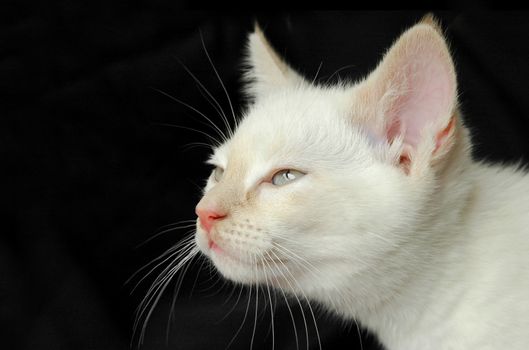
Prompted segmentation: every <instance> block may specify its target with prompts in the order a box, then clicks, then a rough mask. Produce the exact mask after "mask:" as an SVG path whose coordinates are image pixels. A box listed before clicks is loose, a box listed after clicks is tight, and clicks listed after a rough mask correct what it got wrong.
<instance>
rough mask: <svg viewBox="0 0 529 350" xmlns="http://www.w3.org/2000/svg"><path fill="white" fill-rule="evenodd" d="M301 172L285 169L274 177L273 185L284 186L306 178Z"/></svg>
mask: <svg viewBox="0 0 529 350" xmlns="http://www.w3.org/2000/svg"><path fill="white" fill-rule="evenodd" d="M304 175H305V174H303V173H302V172H301V171H298V170H293V169H284V170H280V171H278V172H277V173H275V174H274V176H272V183H273V184H274V185H276V186H283V185H286V184H288V183H290V182H292V181H295V180H297V179H299V178H300V177H302V176H304Z"/></svg>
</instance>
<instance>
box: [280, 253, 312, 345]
mask: <svg viewBox="0 0 529 350" xmlns="http://www.w3.org/2000/svg"><path fill="white" fill-rule="evenodd" d="M270 252H271V253H272V254H274V256H275V257H276V259H279V257H278V256H277V255H276V254H275V253H274V251H273V250H271V251H270ZM279 262H280V263H281V264H282V265H283V267H284V268H285V270H286V271H287V273H288V274H289V275H290V276H291V277H292V281H293V282H294V283H296V284H297V285H298V287H299V284H298V283H297V281H296V279H295V277H294V275H292V272H291V271H290V269H289V268H288V267H287V266H286V265H285V264H284V263H283V262H282V261H281V260H279ZM302 266H303V265H302ZM299 291H300V292H301V295H302V296H303V297H304V298H305V301H306V302H307V306H308V307H309V310H310V313H311V315H312V321H313V322H314V327H315V329H316V336H317V338H318V346H319V349H320V350H321V339H320V332H319V331H318V324H317V322H316V316H315V315H314V311H313V310H312V306H311V304H310V301H309V299H308V298H307V296H306V295H305V293H304V292H303V289H302V288H299ZM307 339H308V336H307ZM307 341H308V340H307Z"/></svg>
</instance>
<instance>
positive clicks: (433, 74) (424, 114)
mask: <svg viewBox="0 0 529 350" xmlns="http://www.w3.org/2000/svg"><path fill="white" fill-rule="evenodd" d="M443 63H444V62H442V61H441V60H440V57H431V56H430V55H423V54H420V53H419V54H418V57H414V58H412V60H411V61H408V62H407V63H406V65H405V66H404V67H401V68H402V69H403V72H402V73H403V74H402V75H400V74H398V76H399V78H401V79H403V80H405V81H404V82H403V84H400V83H401V82H399V85H400V87H399V90H401V91H398V97H397V98H396V99H395V100H394V101H393V102H392V106H391V107H390V109H389V113H388V114H389V115H388V117H389V119H390V120H391V121H390V123H389V125H388V128H387V136H388V138H389V140H393V139H394V138H395V137H396V136H398V135H402V136H403V141H404V143H405V144H408V145H410V146H411V147H412V148H415V147H416V146H417V145H418V144H419V141H420V138H421V135H422V133H423V131H424V130H425V128H428V127H429V126H432V127H437V128H439V127H440V128H442V127H444V126H445V125H442V124H444V123H442V122H443V121H444V120H446V121H448V118H449V117H450V116H449V115H447V114H449V113H450V112H451V108H452V105H453V101H452V100H453V98H454V91H455V82H453V81H451V80H453V79H452V76H451V72H450V71H449V70H448V68H447V67H445V65H444V64H443ZM440 118H442V119H443V120H439V119H440ZM440 124H441V125H440Z"/></svg>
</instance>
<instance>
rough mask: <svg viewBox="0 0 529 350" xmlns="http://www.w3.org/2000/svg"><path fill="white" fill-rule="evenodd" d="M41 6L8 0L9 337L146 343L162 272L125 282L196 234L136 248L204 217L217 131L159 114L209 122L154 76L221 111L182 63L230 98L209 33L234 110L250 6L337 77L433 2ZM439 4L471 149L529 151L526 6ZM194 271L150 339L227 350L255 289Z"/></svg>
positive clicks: (291, 48)
mask: <svg viewBox="0 0 529 350" xmlns="http://www.w3.org/2000/svg"><path fill="white" fill-rule="evenodd" d="M44 3H45V2H44ZM44 3H43V4H41V5H37V4H33V5H31V6H29V5H27V6H26V5H24V3H21V2H13V3H11V5H9V4H8V3H4V5H2V7H3V9H2V10H0V19H1V20H0V25H1V26H2V29H1V31H0V43H1V44H0V53H1V56H0V91H1V95H0V99H1V103H0V111H1V114H0V115H1V119H0V120H1V127H0V135H1V137H0V152H1V153H2V158H1V161H2V168H1V169H2V173H3V174H4V180H3V181H2V185H3V186H2V188H3V189H2V199H3V202H4V213H5V214H6V215H5V221H4V222H3V225H2V234H1V236H0V320H1V321H0V322H1V324H0V332H1V334H2V337H1V339H2V344H3V345H2V348H4V349H127V348H129V346H130V343H131V341H132V343H133V346H136V345H137V341H138V338H137V337H133V335H132V325H133V319H134V309H135V307H136V306H137V305H138V303H139V302H140V300H141V298H142V297H143V296H144V295H145V293H146V291H147V288H148V286H149V284H150V283H151V282H152V278H147V279H146V281H145V282H144V283H142V284H141V285H140V286H139V287H138V289H137V290H136V291H135V292H134V293H132V294H131V291H132V288H133V286H134V283H129V284H125V281H126V280H127V279H128V277H130V276H131V275H132V273H133V272H134V271H136V270H137V269H138V268H140V267H141V266H142V265H144V264H145V263H147V262H149V261H151V260H152V259H154V258H155V257H156V256H158V255H160V254H161V253H162V252H163V251H165V249H167V248H169V247H170V246H172V245H174V244H175V243H176V242H177V241H179V240H180V239H181V238H182V237H183V236H184V235H185V234H186V232H187V230H185V229H184V230H175V231H172V232H168V233H165V234H163V235H161V236H159V237H158V238H156V239H153V240H152V241H150V242H148V243H147V244H145V245H143V246H141V247H138V248H136V246H137V245H138V244H140V243H141V242H143V241H145V240H146V239H147V238H148V237H150V236H151V235H153V234H154V233H156V232H158V231H159V229H160V227H162V226H163V225H166V224H170V223H174V222H177V221H180V220H186V219H194V206H195V204H196V202H197V200H198V199H199V193H200V190H199V187H200V186H201V184H202V183H203V179H204V178H205V177H206V176H207V175H208V172H209V171H210V169H209V168H208V167H207V166H206V165H204V163H203V161H204V160H205V159H206V156H207V154H208V150H207V149H206V148H201V147H191V146H190V147H186V145H188V144H189V143H193V142H207V138H206V137H204V136H203V135H202V134H200V133H196V132H192V131H190V130H187V129H182V128H173V127H168V126H164V125H162V124H165V123H166V124H176V125H180V126H184V127H189V128H196V129H199V130H202V131H206V130H207V127H205V126H204V125H203V124H201V121H200V117H199V116H198V115H197V114H196V113H194V112H193V111H192V110H190V109H188V108H186V107H185V106H183V105H181V104H179V103H177V102H175V101H174V100H172V99H170V98H169V97H167V96H165V95H164V94H162V93H160V92H158V91H157V90H161V91H163V92H165V93H167V94H170V95H171V96H174V97H176V98H178V99H180V100H182V101H185V102H186V103H189V104H190V105H192V106H194V107H196V108H198V109H200V110H201V111H203V112H204V113H206V114H208V115H209V116H210V117H211V118H213V119H214V120H215V121H216V122H217V123H219V122H220V121H219V118H218V116H217V114H216V112H215V110H214V108H213V107H212V106H211V105H210V104H209V103H208V102H207V100H206V99H205V98H204V96H203V94H202V93H201V91H200V90H199V89H198V88H197V86H196V85H197V84H196V83H195V82H194V81H193V79H192V78H191V77H190V75H189V74H188V73H186V70H185V69H184V67H183V66H182V65H181V64H180V63H179V60H180V61H181V62H182V63H183V64H184V65H185V66H186V67H188V68H189V70H190V71H191V72H193V74H195V75H196V76H197V78H198V79H200V81H201V82H202V83H203V84H204V85H205V86H206V87H207V88H208V89H209V90H210V92H211V93H212V94H213V95H214V96H215V97H216V98H217V99H218V100H219V102H220V103H221V105H222V107H223V108H224V109H225V110H229V105H228V102H227V99H226V97H225V95H224V92H223V90H222V88H221V86H220V84H219V82H218V81H217V78H216V76H215V73H214V72H213V70H212V67H211V65H210V64H209V62H208V60H207V56H206V54H205V51H204V49H203V47H202V42H201V37H200V33H202V37H203V41H204V44H205V46H206V47H207V50H208V52H209V54H210V55H211V58H212V60H213V62H214V64H215V66H216V68H217V69H218V71H219V74H220V76H221V77H222V80H223V81H224V83H225V84H226V88H227V90H228V93H229V95H230V97H231V99H232V101H233V104H234V106H235V110H236V111H238V112H240V111H241V109H242V108H243V106H244V102H243V101H242V98H241V94H240V88H241V85H240V74H239V73H240V62H241V55H242V52H243V48H244V44H245V38H246V35H247V33H248V32H249V31H250V30H251V28H252V26H253V21H254V19H258V21H259V22H260V23H261V25H262V27H263V28H264V30H265V32H266V34H267V35H268V36H269V38H270V41H271V42H272V43H273V45H274V46H275V47H276V48H277V50H278V51H279V52H280V53H281V54H283V55H284V56H285V57H286V59H287V61H289V62H290V63H291V64H292V65H293V66H294V67H296V68H297V69H298V70H299V71H300V72H303V73H304V74H306V75H307V76H309V77H313V76H314V75H315V74H316V72H317V71H318V67H319V66H320V63H321V64H322V65H321V69H320V70H319V73H318V77H319V79H320V80H321V81H323V80H325V79H327V78H329V77H330V76H332V74H333V73H334V72H335V71H336V70H337V69H340V68H342V67H344V68H343V69H342V70H340V71H339V73H337V74H335V75H334V76H332V77H331V79H336V78H337V76H338V75H339V76H340V77H342V78H346V77H349V78H351V79H356V78H359V77H362V76H364V75H365V74H367V73H368V72H369V71H370V70H371V69H373V68H374V67H375V65H376V63H377V62H378V60H379V59H380V58H381V55H382V54H383V52H384V51H385V50H386V49H387V48H388V47H389V45H390V44H391V43H392V41H393V40H394V39H395V38H396V37H397V36H398V35H399V33H401V32H402V31H403V30H404V29H405V28H407V27H408V26H410V25H411V24H413V23H414V22H416V21H417V20H418V19H419V18H420V17H421V16H422V15H423V14H424V12H422V11H421V12H404V13H343V12H327V13H315V12H304V13H257V14H256V13H240V12H234V13H229V12H226V13H220V14H219V13H200V12H183V11H181V10H180V9H179V8H178V6H177V5H176V4H175V2H163V1H151V2H140V1H131V2H122V3H118V2H115V3H110V2H109V3H106V4H104V5H97V4H96V3H93V2H86V3H85V4H81V3H79V2H71V1H63V2H58V3H56V5H53V6H52V5H50V4H44ZM435 13H436V14H437V15H438V17H439V18H440V19H441V20H442V23H443V27H444V28H446V30H447V36H448V38H449V40H450V43H451V47H452V50H453V53H454V57H455V61H456V64H457V70H458V73H459V92H460V100H461V105H462V110H463V112H464V115H465V120H466V122H467V124H468V125H469V127H470V128H471V130H472V134H473V136H474V140H475V143H476V147H475V152H474V153H475V155H476V157H478V158H481V159H483V158H486V159H487V160H489V161H495V162H497V161H517V160H520V159H521V160H522V161H523V160H524V159H525V158H526V157H527V156H529V142H527V134H528V133H529V125H528V123H529V119H528V117H529V99H528V96H529V88H528V85H527V78H528V77H529V74H528V73H529V66H528V64H527V62H528V59H529V21H528V15H527V14H526V13H521V14H520V13H479V12H478V13H464V12H463V13H462V12H435ZM199 267H200V263H197V264H194V265H193V266H192V267H191V268H190V270H189V271H188V273H187V278H186V279H185V280H184V283H183V287H182V294H181V297H179V298H178V299H177V300H176V303H175V305H174V314H173V318H172V320H171V321H170V322H169V323H168V317H169V310H170V308H171V307H170V305H171V302H172V301H171V295H172V287H170V288H169V289H168V291H167V292H166V293H165V294H164V297H163V298H162V299H160V302H159V305H158V307H157V308H155V309H154V313H153V315H152V318H151V320H150V322H149V323H148V327H147V328H146V333H145V339H144V343H143V345H142V347H141V348H142V349H169V348H170V349H223V348H225V347H226V346H227V345H228V344H229V342H230V339H231V338H232V337H233V336H234V335H235V334H236V332H237V329H238V328H239V325H240V324H241V322H242V321H243V319H244V315H245V310H246V308H247V294H245V293H246V292H244V293H243V294H242V296H241V297H240V300H239V301H238V303H236V301H237V297H238V295H239V290H238V289H236V290H235V291H234V292H233V294H231V296H230V293H231V292H232V291H233V288H232V286H231V284H229V283H228V284H226V283H224V282H223V281H220V280H219V279H218V277H217V276H216V275H215V273H214V272H213V271H212V270H211V269H209V268H207V267H203V268H202V269H199ZM197 276H198V277H197ZM195 277H196V278H195ZM138 280H139V278H136V279H135V280H134V281H136V282H137V281H138ZM192 289H193V292H192V293H191V290H192ZM228 297H229V298H228ZM263 303H264V299H261V300H260V305H261V306H262V305H263ZM294 304H295V303H292V305H294ZM233 305H236V306H235V307H234V308H233V311H232V312H231V313H230V314H229V315H228V316H227V317H225V318H224V319H223V317H224V316H225V315H226V314H227V313H228V312H229V311H230V309H232V307H233ZM261 306H260V307H259V310H258V317H257V326H256V327H255V336H254V341H253V348H254V349H272V333H271V331H270V327H269V325H270V323H271V322H270V316H269V308H267V309H266V310H265V311H261V310H263V308H262V307H261ZM305 312H306V313H307V312H308V309H307V308H306V307H305ZM293 313H294V316H295V320H296V325H297V334H298V337H299V347H300V348H301V349H305V348H306V342H305V333H304V332H305V327H304V325H303V321H302V315H301V312H300V311H299V309H296V308H295V307H294V306H293ZM247 316H248V317H247V319H246V321H245V323H244V325H243V326H242V328H241V331H240V333H239V334H238V336H237V338H236V340H235V341H234V342H233V343H232V344H231V346H230V349H249V348H250V342H251V339H252V333H253V328H254V316H255V314H254V304H253V303H252V304H250V310H249V312H248V315H247ZM317 319H318V325H319V333H320V336H321V342H322V346H323V348H324V349H342V348H347V349H360V342H359V338H358V331H357V328H356V325H355V324H354V323H351V322H345V323H344V322H342V321H340V320H336V319H335V318H333V317H332V316H330V315H328V314H325V313H323V312H317ZM307 323H308V328H309V332H308V333H309V338H310V348H311V349H317V348H318V344H317V341H316V332H315V329H314V327H313V326H312V320H311V318H310V317H309V318H308V321H307ZM168 325H169V327H168ZM167 329H168V331H167ZM274 329H275V333H274V336H275V349H295V348H296V343H295V332H294V328H293V327H292V321H291V319H290V315H289V313H288V310H287V309H286V307H285V305H284V303H281V302H279V299H278V304H277V307H276V316H275V318H274ZM362 338H363V348H364V349H376V348H377V347H376V341H375V340H374V338H373V337H372V336H369V335H367V333H366V332H365V331H364V330H362ZM6 344H11V345H8V346H7V347H6ZM506 347H507V348H508V344H506Z"/></svg>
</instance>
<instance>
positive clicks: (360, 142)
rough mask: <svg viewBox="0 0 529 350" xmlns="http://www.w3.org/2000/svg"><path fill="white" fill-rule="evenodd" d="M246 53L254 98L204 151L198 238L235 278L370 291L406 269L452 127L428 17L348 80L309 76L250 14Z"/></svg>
mask: <svg viewBox="0 0 529 350" xmlns="http://www.w3.org/2000/svg"><path fill="white" fill-rule="evenodd" d="M247 63H248V67H249V68H248V70H247V72H246V78H247V80H248V82H247V87H246V91H247V92H248V94H249V96H250V98H251V101H252V103H251V104H250V106H249V108H248V110H247V111H246V112H245V113H244V115H243V117H242V119H241V121H240V123H239V125H238V127H237V129H236V130H235V132H234V133H233V134H232V136H231V137H230V138H229V139H228V140H226V141H225V142H224V143H223V144H222V145H220V146H219V147H217V148H215V149H214V152H213V154H212V156H211V158H210V159H209V161H208V162H209V163H210V164H212V165H213V166H214V167H215V170H214V171H213V172H212V174H211V176H210V177H209V179H208V181H207V185H206V187H205V189H204V195H203V198H202V199H201V201H200V202H199V203H198V205H197V207H196V213H197V215H198V219H197V232H196V236H195V239H196V243H197V245H198V247H199V248H200V250H201V251H202V253H204V254H205V255H207V256H208V257H209V258H210V259H211V260H212V261H213V263H214V265H215V266H216V268H217V269H218V270H219V271H220V272H221V274H222V275H224V276H225V277H226V278H228V279H230V280H232V281H235V282H240V283H244V284H266V285H269V286H274V287H278V288H281V289H282V290H286V291H288V292H291V293H294V294H299V293H303V295H308V296H309V297H311V296H312V297H315V298H321V296H322V295H325V294H327V293H329V292H331V293H332V292H336V294H337V295H344V293H347V291H351V293H354V294H355V299H357V300H359V303H367V304H369V302H368V301H372V302H373V303H377V302H379V301H380V300H378V299H381V298H384V296H383V293H380V295H378V296H377V300H375V299H374V296H373V295H372V290H371V288H370V286H371V284H373V283H378V286H379V287H380V288H382V289H383V288H384V285H385V284H386V283H387V284H388V285H395V284H397V285H398V284H399V283H401V282H402V281H404V280H405V279H406V276H407V273H408V271H407V269H408V268H409V267H407V266H408V264H404V263H403V261H406V262H409V261H410V260H413V259H415V258H416V257H415V256H412V254H409V253H406V250H405V249H404V248H403V247H405V246H406V245H407V244H409V242H410V241H412V240H414V239H416V238H417V237H416V235H417V232H418V231H419V227H420V225H421V224H422V223H424V221H425V218H427V217H429V216H432V215H436V206H435V204H434V203H432V196H433V195H434V194H435V193H436V192H437V191H438V188H439V186H440V185H441V182H442V173H443V171H444V168H445V167H446V166H447V164H448V163H449V162H450V160H451V159H452V158H453V155H452V153H453V152H452V149H454V148H456V146H455V144H456V142H455V140H456V136H455V135H457V134H461V133H462V129H461V128H458V125H459V121H458V113H457V98H456V95H457V92H456V91H457V88H456V78H455V73H454V67H453V63H452V60H451V58H450V54H449V51H448V49H447V46H446V44H445V41H444V38H443V36H442V34H440V31H439V28H438V26H437V25H436V24H435V22H434V21H433V20H432V19H431V18H426V19H424V20H423V21H422V22H420V23H419V24H417V25H415V26H414V27H412V28H411V29H409V30H408V31H406V32H405V33H404V34H403V35H402V36H401V37H400V38H399V39H398V40H397V41H396V42H395V44H394V45H393V47H392V48H391V49H390V50H389V51H388V52H387V53H386V55H385V57H384V59H383V60H382V62H381V63H380V64H379V66H378V67H377V68H376V69H375V70H374V71H373V72H372V73H371V74H370V75H369V76H368V77H367V78H365V79H364V80H362V81H360V82H357V83H355V84H338V85H335V86H319V85H314V84H312V83H311V82H310V81H308V80H306V79H304V78H303V77H301V76H300V75H299V74H298V73H297V72H295V71H294V70H293V69H292V68H290V67H289V66H288V65H287V64H286V63H285V62H284V61H283V60H282V59H281V58H280V57H279V56H278V55H277V54H276V53H275V52H274V50H273V48H272V47H271V45H270V44H269V43H268V42H267V40H266V38H265V37H264V35H263V33H262V31H261V30H260V29H259V28H257V27H256V29H255V31H254V33H252V34H251V35H250V36H249V41H248V57H247ZM463 136H464V135H463ZM463 136H462V137H461V138H463ZM461 143H462V142H460V144H461ZM375 280H376V282H375ZM402 283H403V282H402ZM388 290H389V289H388Z"/></svg>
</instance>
